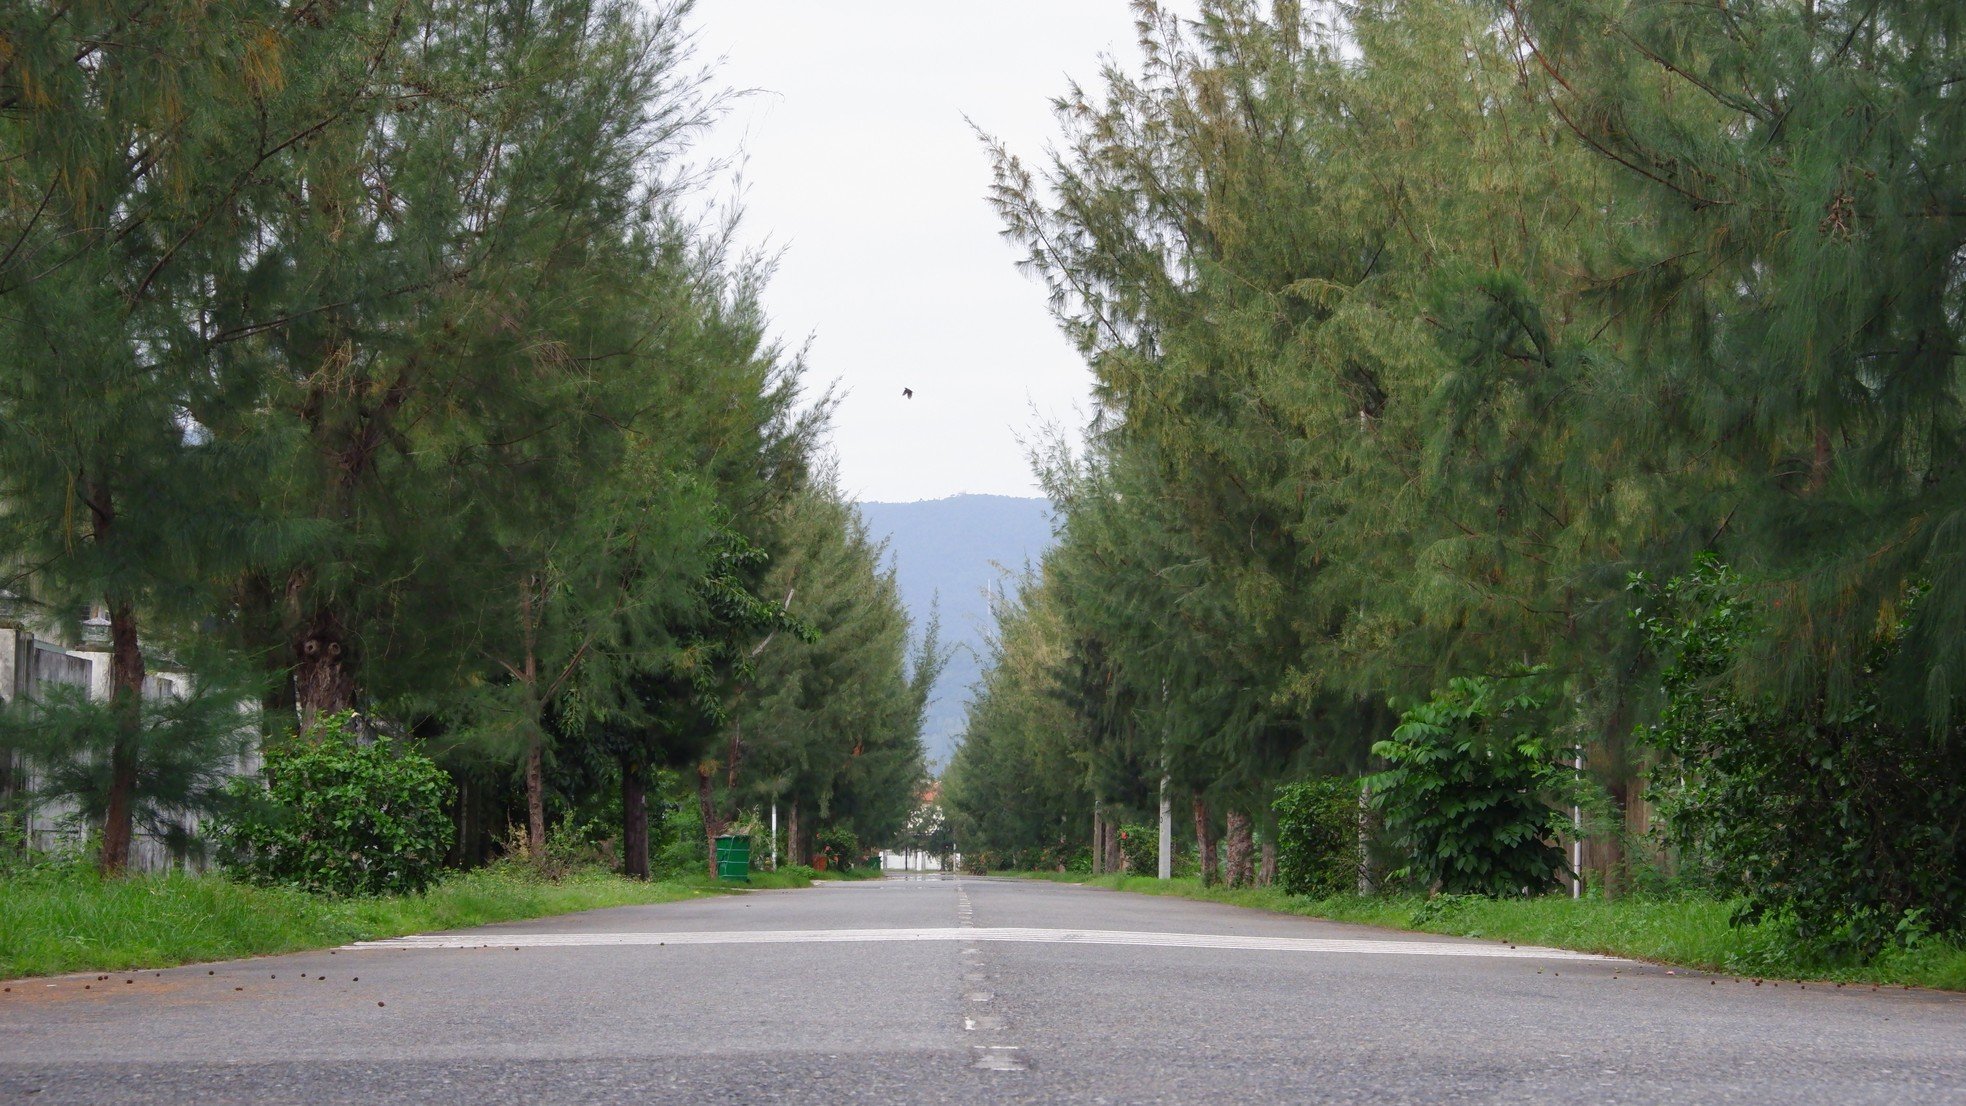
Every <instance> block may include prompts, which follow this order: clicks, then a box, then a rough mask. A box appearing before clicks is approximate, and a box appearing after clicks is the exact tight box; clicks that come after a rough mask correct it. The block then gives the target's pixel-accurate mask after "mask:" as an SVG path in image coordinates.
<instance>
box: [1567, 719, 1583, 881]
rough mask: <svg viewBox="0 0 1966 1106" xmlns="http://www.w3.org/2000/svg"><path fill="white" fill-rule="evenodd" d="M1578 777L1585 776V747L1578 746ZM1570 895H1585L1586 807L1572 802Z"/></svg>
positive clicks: (1576, 763)
mask: <svg viewBox="0 0 1966 1106" xmlns="http://www.w3.org/2000/svg"><path fill="white" fill-rule="evenodd" d="M1574 766H1575V768H1576V770H1577V779H1578V780H1579V781H1582V780H1583V778H1584V747H1583V746H1582V745H1579V746H1577V759H1576V762H1575V765H1574ZM1570 897H1571V898H1573V899H1581V898H1583V897H1584V808H1583V806H1582V805H1580V804H1578V803H1572V804H1570Z"/></svg>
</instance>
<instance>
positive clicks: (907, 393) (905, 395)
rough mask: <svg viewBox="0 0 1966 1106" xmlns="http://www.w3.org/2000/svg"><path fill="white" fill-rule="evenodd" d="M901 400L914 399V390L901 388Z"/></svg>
mask: <svg viewBox="0 0 1966 1106" xmlns="http://www.w3.org/2000/svg"><path fill="white" fill-rule="evenodd" d="M901 398H902V399H913V398H915V390H914V389H913V388H903V389H901Z"/></svg>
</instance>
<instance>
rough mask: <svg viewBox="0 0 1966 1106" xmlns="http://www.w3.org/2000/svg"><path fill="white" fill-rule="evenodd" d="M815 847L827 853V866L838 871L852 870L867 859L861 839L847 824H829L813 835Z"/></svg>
mask: <svg viewBox="0 0 1966 1106" xmlns="http://www.w3.org/2000/svg"><path fill="white" fill-rule="evenodd" d="M812 845H813V848H815V849H817V850H818V851H819V852H821V853H823V854H825V857H826V866H827V867H828V868H830V869H832V870H833V871H836V872H850V871H852V870H853V866H854V865H856V864H858V863H860V862H861V861H862V860H863V859H865V854H864V853H863V852H862V851H861V849H860V839H859V838H858V837H855V836H854V834H853V831H852V830H850V829H848V828H846V827H845V826H827V827H826V828H825V829H823V830H820V831H819V832H818V833H815V834H813V835H812Z"/></svg>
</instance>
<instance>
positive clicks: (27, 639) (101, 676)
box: [0, 624, 259, 872]
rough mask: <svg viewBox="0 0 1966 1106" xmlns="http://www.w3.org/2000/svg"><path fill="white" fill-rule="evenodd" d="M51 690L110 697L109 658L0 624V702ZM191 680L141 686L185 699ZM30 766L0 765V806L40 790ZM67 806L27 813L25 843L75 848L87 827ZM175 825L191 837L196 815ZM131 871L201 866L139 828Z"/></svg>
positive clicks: (253, 763)
mask: <svg viewBox="0 0 1966 1106" xmlns="http://www.w3.org/2000/svg"><path fill="white" fill-rule="evenodd" d="M55 687H74V688H81V689H83V690H84V691H86V692H87V694H88V695H89V697H90V698H92V699H95V700H98V701H102V700H107V699H108V698H109V654H108V653H107V652H104V651H102V650H101V649H99V648H98V649H89V648H86V647H72V646H67V645H63V644H61V643H59V642H57V641H52V640H47V639H43V638H37V637H36V636H35V634H34V633H33V631H32V630H29V629H25V628H22V627H20V626H8V625H5V624H0V702H8V703H11V702H14V701H15V700H16V699H20V698H26V699H28V700H33V699H35V698H37V697H38V696H39V695H40V694H42V693H44V692H46V691H47V690H48V689H51V688H55ZM189 687H190V677H189V676H187V675H186V674H184V673H182V672H173V671H169V670H164V671H159V672H154V673H151V674H150V675H148V676H146V677H145V679H144V682H143V694H144V697H145V698H146V699H151V700H157V699H164V698H171V697H176V696H179V695H183V694H185V693H186V692H187V691H188V690H189ZM258 769H259V764H258V756H257V752H256V751H255V752H254V753H251V754H248V755H247V756H243V757H240V758H239V760H238V763H236V764H234V765H233V766H232V770H233V771H235V772H241V773H244V772H255V771H258ZM39 782H40V781H39V780H37V779H36V778H35V776H34V773H33V771H32V769H31V766H29V765H26V764H24V763H20V762H14V763H10V764H0V802H4V801H9V800H13V799H15V798H17V797H20V796H24V795H29V794H32V792H33V791H34V790H35V788H36V787H37V786H38V785H39ZM75 814H76V811H75V807H74V805H73V804H71V803H65V802H59V803H57V802H43V803H38V804H35V805H33V806H30V807H29V808H28V810H27V818H26V822H27V825H26V829H27V833H28V839H29V841H30V842H31V843H32V844H33V845H34V847H36V848H39V849H56V848H63V847H75V846H79V845H80V844H81V843H82V841H83V839H84V838H85V837H86V835H87V828H86V827H82V826H78V825H76V817H75ZM175 820H176V821H177V823H178V824H179V825H181V826H183V827H184V828H185V829H186V830H189V831H191V832H193V833H195V832H196V831H197V830H198V828H199V819H198V817H197V815H196V814H194V813H191V812H185V813H184V814H182V815H181V816H179V817H178V818H177V819H175ZM130 866H131V868H133V869H135V870H137V871H144V872H156V871H163V870H166V869H169V868H174V867H182V868H185V869H186V870H191V871H196V870H200V869H202V868H203V867H205V865H204V863H203V862H201V861H199V860H198V859H196V858H185V857H178V856H173V855H172V853H171V851H170V849H169V848H168V847H167V846H166V844H165V842H164V840H163V839H162V838H160V837H158V836H157V835H155V834H152V833H149V832H147V831H146V830H145V829H144V828H143V827H142V826H138V827H137V830H136V835H135V837H134V838H133V839H132V841H131V843H130Z"/></svg>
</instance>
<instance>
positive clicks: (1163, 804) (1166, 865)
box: [1159, 679, 1174, 879]
mask: <svg viewBox="0 0 1966 1106" xmlns="http://www.w3.org/2000/svg"><path fill="white" fill-rule="evenodd" d="M1160 702H1161V709H1162V712H1163V714H1162V718H1161V725H1162V726H1163V727H1165V726H1166V725H1167V718H1166V716H1165V712H1166V709H1167V680H1166V679H1162V680H1161V682H1160ZM1167 785H1168V778H1167V731H1166V729H1162V730H1161V736H1160V872H1159V875H1160V878H1162V879H1173V878H1174V807H1173V805H1172V804H1170V803H1169V802H1168V798H1167Z"/></svg>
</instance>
